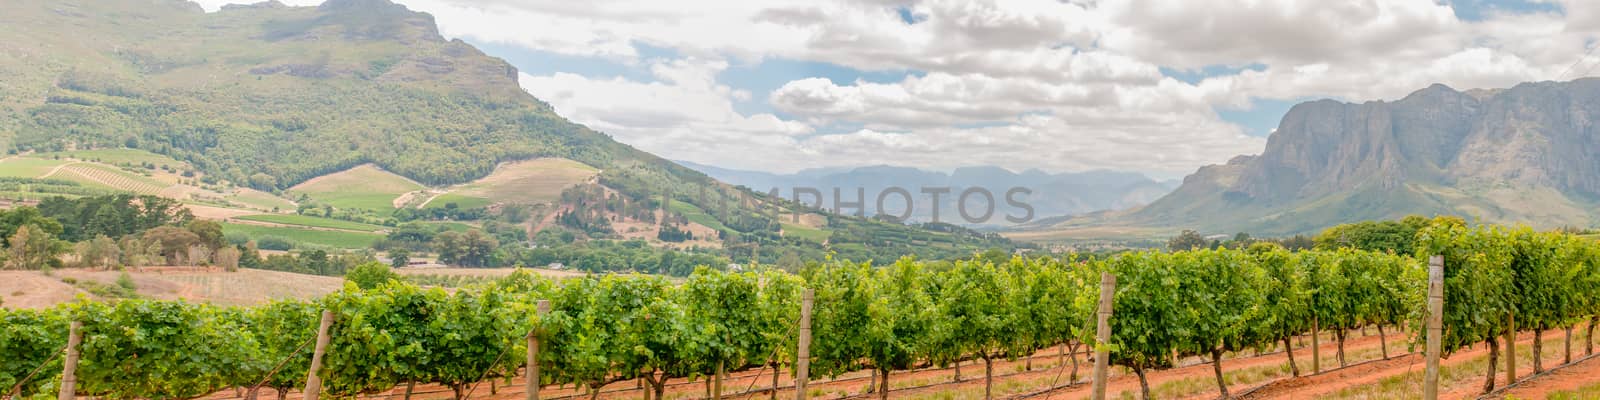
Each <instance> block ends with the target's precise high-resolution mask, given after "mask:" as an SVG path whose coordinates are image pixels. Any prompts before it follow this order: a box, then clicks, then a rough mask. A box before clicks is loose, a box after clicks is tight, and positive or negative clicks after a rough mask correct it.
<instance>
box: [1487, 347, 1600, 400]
mask: <svg viewBox="0 0 1600 400" xmlns="http://www.w3.org/2000/svg"><path fill="white" fill-rule="evenodd" d="M1573 347H1575V349H1574V350H1573V353H1578V354H1581V353H1582V348H1581V347H1580V346H1578V345H1577V344H1576V343H1574V346H1573ZM1573 357H1577V355H1576V354H1574V355H1573ZM1585 357H1586V358H1581V359H1574V360H1573V364H1572V365H1570V366H1566V367H1562V368H1559V369H1556V370H1554V371H1550V372H1549V373H1547V374H1545V375H1543V376H1539V377H1536V378H1533V379H1530V380H1528V381H1526V382H1524V383H1523V384H1521V385H1518V386H1517V387H1515V388H1512V389H1511V390H1507V391H1505V392H1504V393H1501V394H1500V396H1499V397H1505V398H1518V399H1543V398H1546V397H1549V396H1550V395H1551V394H1554V393H1556V392H1563V391H1570V390H1577V389H1579V388H1582V387H1584V386H1588V385H1590V384H1594V383H1596V382H1597V380H1596V379H1595V378H1596V377H1600V357H1587V356H1585Z"/></svg>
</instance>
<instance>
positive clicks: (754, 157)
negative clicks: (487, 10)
mask: <svg viewBox="0 0 1600 400" xmlns="http://www.w3.org/2000/svg"><path fill="white" fill-rule="evenodd" d="M727 66H728V65H727V63H726V62H723V61H714V60H698V59H682V60H674V61H670V62H657V63H655V64H653V65H650V70H651V72H652V73H653V74H654V76H655V78H656V79H657V80H659V81H658V82H638V81H631V80H627V79H623V78H613V79H590V78H587V77H584V76H581V75H577V74H571V73H556V74H553V75H548V76H532V75H527V74H523V75H522V76H521V77H520V79H519V81H520V83H521V84H522V87H523V88H524V89H526V90H527V91H528V92H530V93H532V94H533V95H534V96H536V97H539V98H541V99H544V100H545V101H548V102H550V103H551V104H552V105H553V106H554V107H555V109H556V112H558V113H560V114H561V115H563V116H566V117H567V118H570V119H572V120H574V121H577V122H580V123H584V124H587V125H589V126H590V127H592V128H594V129H597V130H599V131H602V132H606V133H609V134H611V135H613V136H614V137H616V138H617V139H618V140H621V141H622V142H624V143H628V144H632V145H634V146H637V147H639V148H642V149H644V150H646V151H650V152H653V153H656V154H658V155H662V156H664V157H668V158H676V159H689V160H712V159H719V158H720V157H721V156H723V155H728V154H733V155H742V156H745V157H746V158H747V159H745V160H738V161H741V162H742V164H743V165H747V166H752V167H754V166H755V165H752V164H750V162H754V161H759V160H760V159H761V158H760V156H759V154H758V153H752V152H751V151H752V150H756V149H788V148H793V147H795V146H796V141H795V139H794V136H797V135H804V134H808V133H811V132H812V128H811V127H810V126H808V125H806V124H805V123H801V122H795V121H786V120H783V119H781V118H778V117H777V116H774V115H771V114H757V115H752V116H744V115H740V114H739V113H737V112H735V111H734V109H733V99H735V98H738V97H741V96H748V93H747V92H740V91H738V90H735V89H733V88H730V87H728V86H726V85H721V84H718V83H716V81H715V79H714V76H715V75H716V73H717V72H720V71H722V70H723V69H725V68H727ZM767 151H773V150H767Z"/></svg>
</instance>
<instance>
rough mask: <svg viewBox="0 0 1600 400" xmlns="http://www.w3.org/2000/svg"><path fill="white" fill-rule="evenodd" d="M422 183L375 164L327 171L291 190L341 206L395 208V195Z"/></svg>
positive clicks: (418, 186) (389, 209)
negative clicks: (325, 173)
mask: <svg viewBox="0 0 1600 400" xmlns="http://www.w3.org/2000/svg"><path fill="white" fill-rule="evenodd" d="M420 189H422V185H418V184H417V183H416V182H412V181H411V180H409V179H406V178H405V177H402V176H400V175H396V174H394V173H392V172H389V171H384V170H382V169H379V168H378V167H376V166H373V165H371V164H366V165H361V166H357V167H355V168H351V169H347V170H344V171H340V172H335V173H332V174H328V175H323V176H320V177H317V178H314V179H311V180H309V181H306V182H305V183H301V184H299V185H295V186H294V187H291V188H289V190H287V192H288V193H290V194H291V195H292V196H293V197H291V198H297V197H298V196H299V195H301V194H304V195H306V196H307V197H310V198H311V199H312V200H316V201H319V202H322V203H327V204H328V205H331V206H334V207H338V208H359V209H367V210H375V211H382V212H389V211H394V199H395V198H397V197H400V195H401V194H405V193H406V192H410V191H414V190H420Z"/></svg>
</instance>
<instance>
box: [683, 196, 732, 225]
mask: <svg viewBox="0 0 1600 400" xmlns="http://www.w3.org/2000/svg"><path fill="white" fill-rule="evenodd" d="M667 208H668V209H670V210H671V211H672V212H675V213H679V214H683V217H684V218H687V219H688V220H689V222H693V223H696V224H700V225H705V226H706V227H709V228H711V229H716V230H719V231H731V230H732V229H728V226H727V225H723V224H722V221H718V220H717V219H716V218H714V217H712V216H711V214H706V212H705V210H701V209H700V207H697V206H695V205H693V204H689V203H686V202H682V201H674V202H671V203H668V206H667Z"/></svg>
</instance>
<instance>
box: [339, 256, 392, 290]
mask: <svg viewBox="0 0 1600 400" xmlns="http://www.w3.org/2000/svg"><path fill="white" fill-rule="evenodd" d="M344 280H345V281H347V282H351V283H354V284H356V287H359V288H362V289H373V288H377V287H378V286H381V285H383V284H385V283H389V281H397V280H401V278H400V275H398V274H395V273H394V271H390V270H389V266H388V265H384V264H383V263H380V262H369V263H365V264H361V265H357V266H356V267H355V268H351V269H350V270H349V271H345V275H344Z"/></svg>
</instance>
